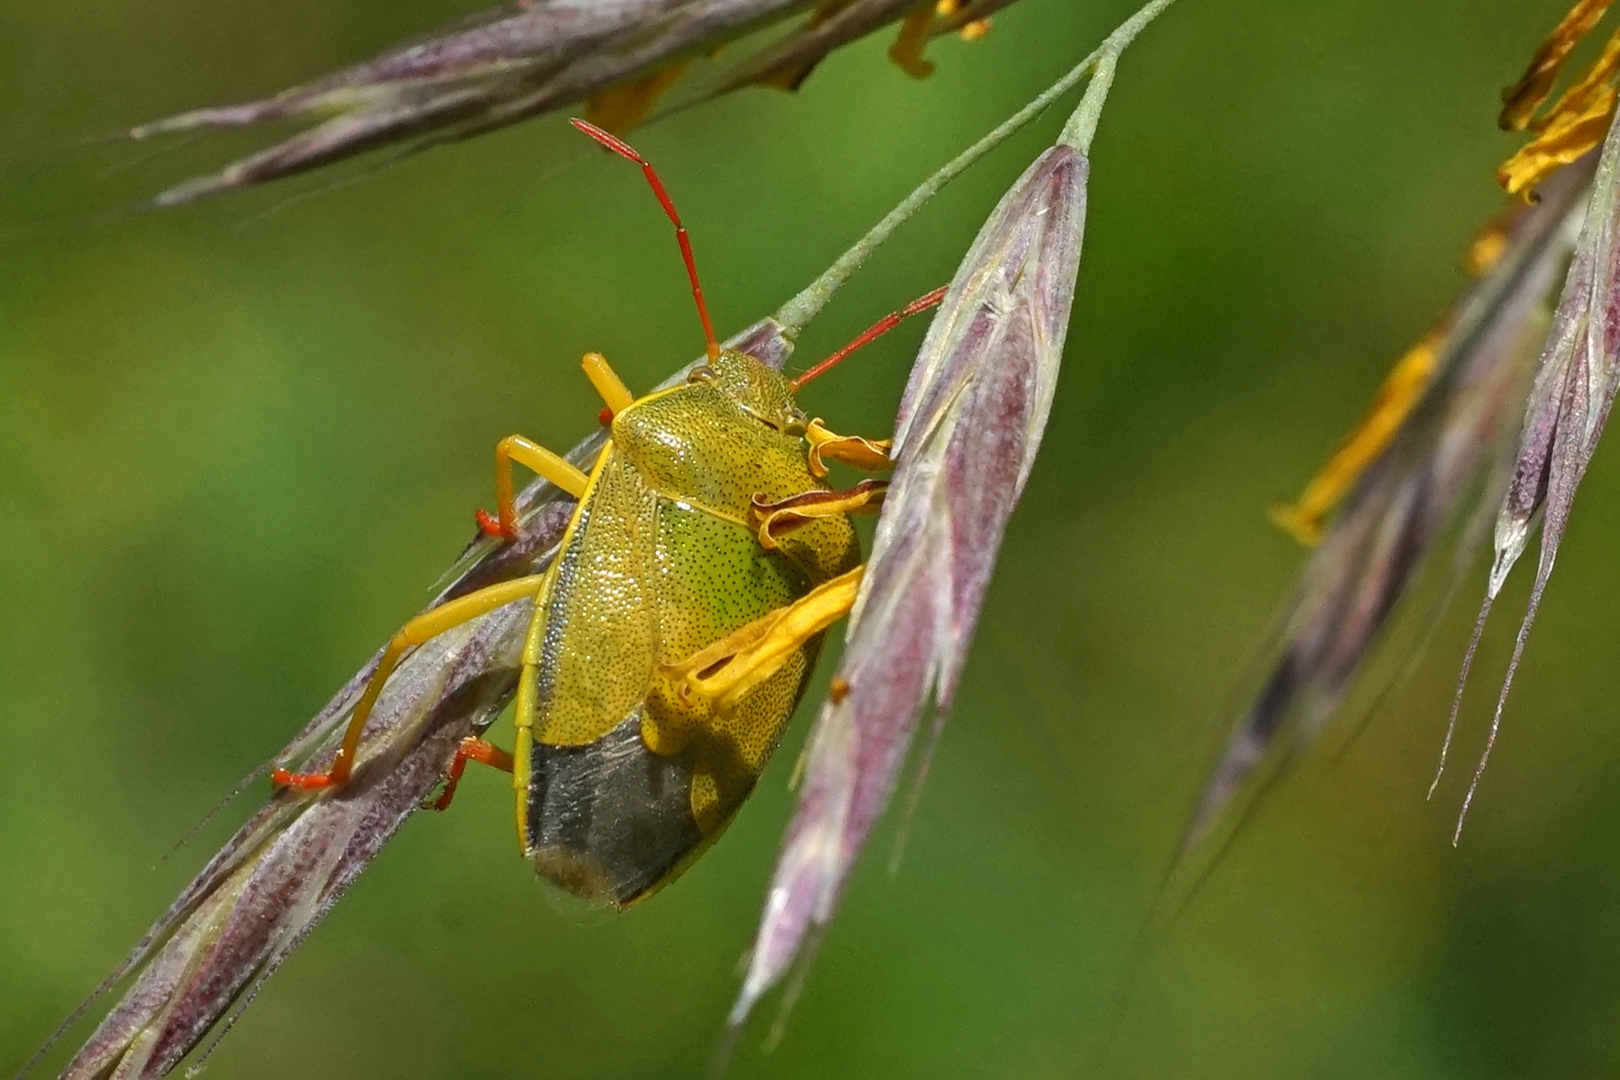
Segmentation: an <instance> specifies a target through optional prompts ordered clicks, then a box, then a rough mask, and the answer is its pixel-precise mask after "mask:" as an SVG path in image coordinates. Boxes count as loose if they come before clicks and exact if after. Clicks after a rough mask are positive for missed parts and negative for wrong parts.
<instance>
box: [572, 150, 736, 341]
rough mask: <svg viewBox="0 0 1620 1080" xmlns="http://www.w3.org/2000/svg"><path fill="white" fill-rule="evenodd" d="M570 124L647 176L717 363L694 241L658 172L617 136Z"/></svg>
mask: <svg viewBox="0 0 1620 1080" xmlns="http://www.w3.org/2000/svg"><path fill="white" fill-rule="evenodd" d="M569 123H571V124H573V125H574V126H575V127H577V128H578V129H579V130H581V131H583V132H584V133H585V134H587V135H589V136H590V137H591V138H593V139H595V140H596V141H597V142H599V143H601V144H602V145H603V146H605V147H607V148H608V149H609V150H611V151H613V152H614V153H615V154H618V155H619V156H620V157H622V158H628V159H629V160H631V161H633V162H635V163H636V164H637V165H640V166H641V171H642V172H644V173H646V174H647V183H649V184H651V185H652V189H653V194H654V195H656V196H658V201H659V202H660V203H661V204H663V207H664V213H666V214H668V215H669V220H670V221H671V222H673V223H674V225H675V240H676V242H677V243H679V244H680V245H681V258H682V259H684V260H685V261H686V276H687V277H689V278H691V279H692V299H693V300H696V301H697V309H698V318H700V319H702V320H703V336H704V338H705V339H707V344H708V350H709V359H710V360H714V359H717V358H718V357H719V356H720V343H719V342H718V341H716V340H715V337H714V324H713V323H711V322H710V321H709V305H708V304H706V303H704V302H703V285H702V284H701V283H700V282H699V281H698V272H697V260H695V259H694V258H693V257H692V238H691V237H690V236H688V235H687V233H686V226H685V225H682V224H681V215H680V214H678V213H676V211H675V203H674V201H673V200H671V199H670V197H669V192H668V191H667V190H665V188H664V182H663V181H662V180H660V179H658V172H657V170H655V169H654V168H653V167H652V165H651V164H649V163H648V161H647V159H646V158H644V157H642V156H641V155H640V154H638V153H636V151H635V148H634V147H632V146H631V145H630V144H629V143H627V142H625V141H624V140H623V139H621V138H619V137H618V136H616V135H609V134H608V133H607V132H605V131H603V130H602V129H601V128H599V127H597V126H596V125H595V124H592V123H590V122H589V121H586V120H580V119H577V118H576V119H573V120H570V121H569Z"/></svg>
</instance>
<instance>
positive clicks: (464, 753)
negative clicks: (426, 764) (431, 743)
mask: <svg viewBox="0 0 1620 1080" xmlns="http://www.w3.org/2000/svg"><path fill="white" fill-rule="evenodd" d="M469 761H476V762H478V763H479V764H480V765H488V766H490V767H491V768H494V769H499V770H501V772H504V773H509V772H511V771H512V755H511V754H508V753H507V752H506V751H505V750H502V749H501V748H500V747H498V746H496V745H495V744H494V743H488V742H485V741H484V740H483V739H480V738H477V737H476V736H472V735H469V736H467V737H466V738H465V739H462V740H461V745H460V746H458V747H456V757H455V760H454V761H452V762H450V770H449V771H448V772H447V773H445V775H444V790H443V791H441V792H439V797H438V798H437V799H435V800H434V801H433V803H432V806H433V809H435V810H448V809H450V803H451V802H452V801H453V800H454V799H455V797H456V788H457V787H458V786H459V785H460V784H461V774H462V772H464V771H465V770H466V768H467V762H469Z"/></svg>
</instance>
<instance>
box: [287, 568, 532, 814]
mask: <svg viewBox="0 0 1620 1080" xmlns="http://www.w3.org/2000/svg"><path fill="white" fill-rule="evenodd" d="M544 578H545V575H543V574H534V575H532V576H530V577H522V578H518V579H517V580H516V581H506V582H502V583H501V584H499V585H491V586H490V587H489V588H487V589H479V590H478V591H477V592H475V593H468V594H467V595H466V596H461V597H457V598H456V599H454V600H451V601H450V602H449V603H446V604H441V605H439V606H438V607H436V608H434V609H433V610H432V611H427V612H423V613H422V614H421V615H418V616H417V617H416V618H414V619H412V620H411V621H410V622H408V623H406V624H405V625H404V626H403V627H402V628H401V629H400V631H399V633H397V634H395V635H394V637H393V640H391V641H390V642H389V643H388V647H387V648H386V649H384V650H383V654H382V659H381V660H380V661H379V662H378V664H377V670H376V671H375V672H373V673H372V676H371V681H370V682H368V683H367V684H366V689H365V693H363V694H361V695H360V700H359V701H358V702H357V703H356V704H355V706H354V713H353V714H352V715H351V716H350V717H349V726H348V728H347V729H346V730H345V731H344V732H343V744H342V745H341V746H340V747H338V752H337V756H336V757H335V758H333V759H332V765H331V767H330V768H329V769H328V770H327V771H326V772H324V773H292V772H288V771H287V770H286V769H277V770H276V771H275V772H273V773H271V775H270V779H271V781H272V782H273V783H276V784H283V785H287V786H290V787H298V788H305V789H308V790H315V789H319V788H327V787H340V786H342V784H343V783H344V782H345V781H347V780H348V779H349V773H350V772H351V771H353V769H354V758H355V753H356V751H358V750H359V748H360V734H361V732H363V731H364V730H365V727H366V720H367V719H368V718H369V717H370V716H371V709H372V706H374V705H376V703H377V695H378V694H381V693H382V688H383V684H384V683H386V682H387V681H388V676H389V675H391V674H393V672H394V669H395V668H396V667H398V666H399V661H400V658H401V657H402V656H404V655H405V653H406V651H407V650H409V649H411V648H413V647H414V646H417V645H420V644H422V643H423V642H425V641H431V640H432V639H433V638H435V637H438V636H439V635H440V634H442V633H444V632H445V631H446V630H453V629H455V628H456V627H458V626H461V625H462V624H464V623H469V622H471V621H472V620H474V619H476V618H478V617H479V616H480V615H487V614H488V613H489V612H491V611H494V610H495V609H496V608H502V607H505V606H506V605H507V604H511V603H515V602H516V601H518V600H523V599H527V598H529V597H532V596H536V595H538V593H539V592H540V586H541V583H542V581H543V580H544Z"/></svg>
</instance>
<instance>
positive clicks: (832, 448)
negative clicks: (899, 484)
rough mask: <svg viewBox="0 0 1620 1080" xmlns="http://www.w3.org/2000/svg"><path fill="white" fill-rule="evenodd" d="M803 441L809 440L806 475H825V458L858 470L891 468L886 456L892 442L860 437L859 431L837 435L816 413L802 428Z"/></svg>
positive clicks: (889, 459) (889, 460)
mask: <svg viewBox="0 0 1620 1080" xmlns="http://www.w3.org/2000/svg"><path fill="white" fill-rule="evenodd" d="M804 441H805V442H807V443H809V444H810V475H812V476H816V477H822V476H826V475H827V462H829V461H837V462H841V463H842V464H845V465H848V466H849V467H850V468H853V469H859V470H861V471H862V472H888V471H889V470H890V469H892V468H894V459H893V458H891V457H890V456H889V451H890V450H891V449H892V448H893V443H892V442H891V441H890V440H889V439H864V438H862V437H861V436H859V435H840V434H838V433H837V432H835V431H832V430H830V429H829V428H828V427H827V425H826V424H823V423H822V422H821V419H820V418H819V417H818V418H817V419H815V420H812V421H810V423H809V424H807V425H806V426H805V429H804Z"/></svg>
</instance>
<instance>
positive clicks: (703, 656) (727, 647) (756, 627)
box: [667, 566, 865, 712]
mask: <svg viewBox="0 0 1620 1080" xmlns="http://www.w3.org/2000/svg"><path fill="white" fill-rule="evenodd" d="M864 570H865V567H861V566H857V567H856V568H855V569H853V570H851V571H849V572H848V573H844V574H840V575H838V576H837V577H835V578H833V579H832V580H831V581H828V582H825V583H823V584H821V585H818V586H816V588H814V589H812V590H811V591H810V592H809V593H807V594H806V595H805V596H802V597H800V598H799V599H798V600H795V601H794V602H793V603H791V604H789V605H788V606H787V607H784V608H778V609H777V610H776V611H773V612H771V613H770V614H769V615H766V616H764V617H763V618H760V619H755V620H754V621H753V622H751V623H749V624H748V625H747V626H745V627H743V628H742V629H741V630H738V631H737V632H736V633H734V634H730V635H728V636H726V637H724V638H722V639H721V640H719V641H717V642H715V643H714V644H713V645H710V646H709V647H708V648H706V649H703V650H702V651H700V652H698V653H696V654H694V655H693V656H690V657H688V658H687V659H686V660H684V661H682V662H681V663H679V664H671V665H669V666H668V668H667V670H668V671H669V673H670V674H671V675H673V676H675V677H676V678H680V679H684V680H685V681H686V688H687V691H688V692H689V693H691V694H693V695H695V696H699V697H704V698H708V699H709V700H711V701H713V702H714V707H715V710H716V711H717V712H725V711H726V710H728V709H731V708H733V707H734V706H735V705H736V704H737V702H739V701H741V700H742V699H743V698H744V697H746V696H747V695H748V692H749V691H750V690H752V689H754V687H756V686H758V685H759V684H760V683H762V682H764V681H765V680H766V679H769V678H770V677H771V676H772V675H774V674H776V672H778V671H779V670H781V668H782V665H783V664H785V663H786V662H787V661H788V659H789V658H790V657H792V656H793V655H794V654H795V653H797V652H798V650H799V649H800V647H801V646H803V645H804V643H805V642H806V641H808V640H810V639H811V638H813V637H815V636H816V635H817V634H819V633H821V632H822V631H823V630H825V629H827V627H829V626H831V625H832V624H833V623H835V622H837V621H838V620H839V619H841V618H843V617H844V616H845V615H846V614H847V613H848V612H849V609H850V608H851V607H853V606H854V604H855V593H856V591H857V590H858V589H859V588H860V585H861V574H862V572H863V571H864Z"/></svg>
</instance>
